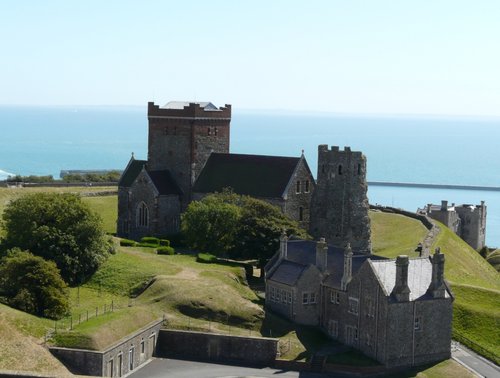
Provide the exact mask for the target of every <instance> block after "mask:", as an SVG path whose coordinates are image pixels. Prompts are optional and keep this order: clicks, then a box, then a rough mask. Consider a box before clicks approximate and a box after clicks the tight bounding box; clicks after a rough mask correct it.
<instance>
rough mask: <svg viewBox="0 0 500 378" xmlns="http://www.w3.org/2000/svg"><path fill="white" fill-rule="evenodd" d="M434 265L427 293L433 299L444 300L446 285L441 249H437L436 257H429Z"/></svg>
mask: <svg viewBox="0 0 500 378" xmlns="http://www.w3.org/2000/svg"><path fill="white" fill-rule="evenodd" d="M429 259H430V260H431V263H432V280H431V284H430V285H429V289H428V290H427V293H428V294H430V295H431V296H432V297H433V298H444V296H445V293H446V287H445V285H444V255H443V254H442V253H441V249H440V248H436V251H435V252H434V255H433V256H431V257H429Z"/></svg>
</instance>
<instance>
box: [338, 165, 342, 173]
mask: <svg viewBox="0 0 500 378" xmlns="http://www.w3.org/2000/svg"><path fill="white" fill-rule="evenodd" d="M341 174H342V164H339V175H341Z"/></svg>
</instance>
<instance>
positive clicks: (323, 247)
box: [316, 238, 328, 272]
mask: <svg viewBox="0 0 500 378" xmlns="http://www.w3.org/2000/svg"><path fill="white" fill-rule="evenodd" d="M327 261H328V245H327V244H326V241H325V238H320V239H319V242H316V266H317V267H318V269H319V270H320V271H321V272H326V267H327Z"/></svg>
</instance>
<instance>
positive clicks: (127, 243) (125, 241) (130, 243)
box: [120, 239, 137, 247]
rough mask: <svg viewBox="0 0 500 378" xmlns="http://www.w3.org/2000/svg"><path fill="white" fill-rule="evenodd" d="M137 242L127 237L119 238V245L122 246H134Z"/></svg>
mask: <svg viewBox="0 0 500 378" xmlns="http://www.w3.org/2000/svg"><path fill="white" fill-rule="evenodd" d="M136 244H137V243H136V242H135V241H133V240H129V239H121V240H120V246H122V247H135V245H136Z"/></svg>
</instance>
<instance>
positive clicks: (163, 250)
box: [156, 246, 175, 256]
mask: <svg viewBox="0 0 500 378" xmlns="http://www.w3.org/2000/svg"><path fill="white" fill-rule="evenodd" d="M156 253H157V254H158V255H170V256H172V255H173V254H174V253H175V249H173V248H172V247H166V246H164V247H158V248H156Z"/></svg>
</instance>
